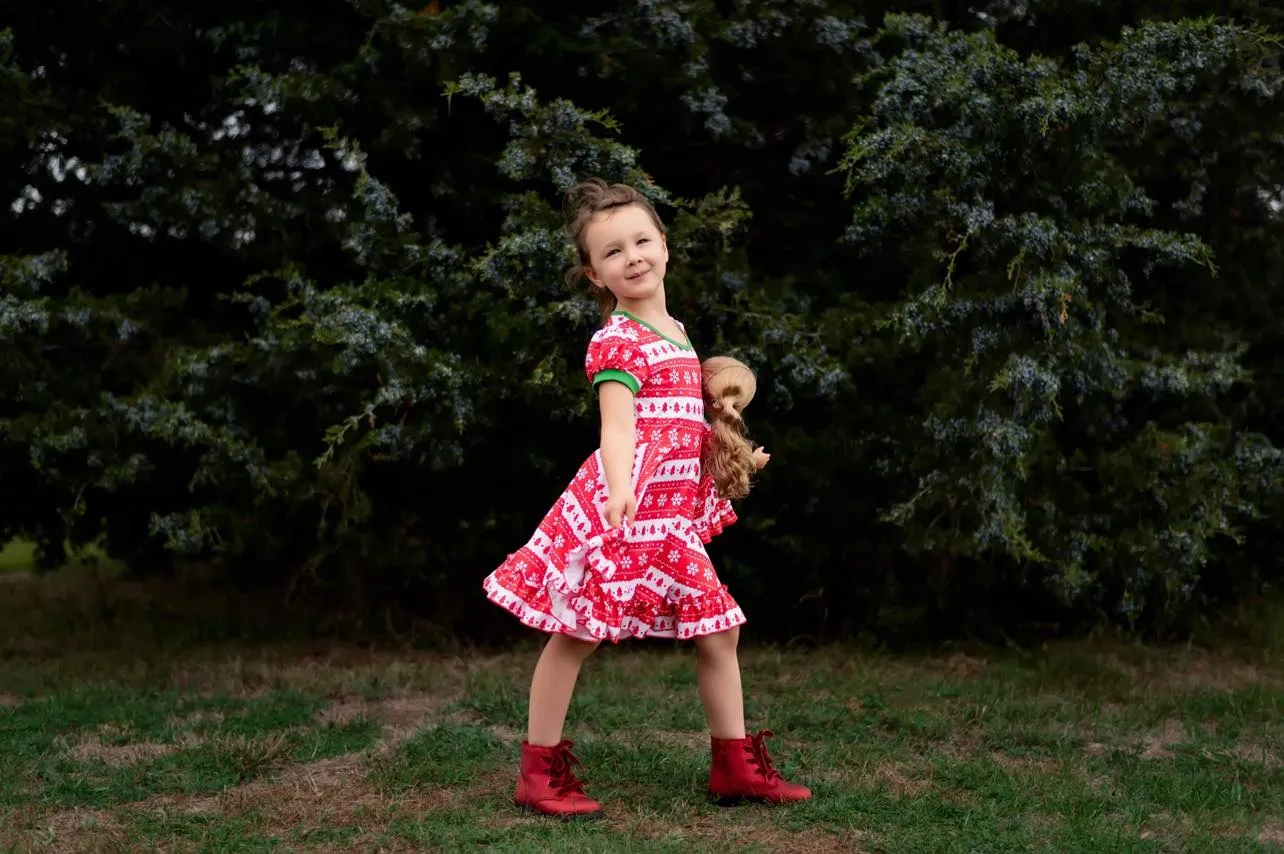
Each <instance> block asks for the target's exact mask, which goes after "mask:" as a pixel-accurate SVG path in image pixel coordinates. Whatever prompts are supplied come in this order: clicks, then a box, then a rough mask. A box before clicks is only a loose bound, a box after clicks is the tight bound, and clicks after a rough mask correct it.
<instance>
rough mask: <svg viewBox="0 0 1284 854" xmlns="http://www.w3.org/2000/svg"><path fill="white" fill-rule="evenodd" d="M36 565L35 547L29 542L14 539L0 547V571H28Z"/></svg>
mask: <svg viewBox="0 0 1284 854" xmlns="http://www.w3.org/2000/svg"><path fill="white" fill-rule="evenodd" d="M35 567H36V547H35V546H34V545H32V544H31V543H28V542H25V541H21V540H15V541H14V542H12V543H9V544H8V545H7V546H5V547H4V548H3V549H0V573H4V572H30V571H32V570H33V569H35Z"/></svg>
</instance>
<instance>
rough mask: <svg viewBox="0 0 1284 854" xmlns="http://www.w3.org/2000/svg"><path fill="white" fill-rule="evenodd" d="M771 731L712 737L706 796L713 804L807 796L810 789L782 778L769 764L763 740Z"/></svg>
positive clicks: (769, 801) (770, 801)
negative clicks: (748, 734) (735, 736)
mask: <svg viewBox="0 0 1284 854" xmlns="http://www.w3.org/2000/svg"><path fill="white" fill-rule="evenodd" d="M774 734H775V733H773V732H772V731H771V730H766V729H765V730H763V731H762V732H760V733H758V734H757V735H751V736H746V737H745V738H715V739H712V745H713V765H712V767H711V768H710V769H709V797H710V798H712V799H713V802H714V803H716V804H718V805H719V806H724V807H729V806H735V805H736V804H740V803H744V802H746V801H748V802H752V803H760V804H792V803H795V802H797V801H805V800H807V799H808V798H810V797H811V789H808V788H807V787H806V786H799V785H796V784H794V783H790V782H789V781H787V780H785V778H784V777H781V776H780V772H779V771H777V770H776V769H775V767H774V766H773V765H772V764H771V757H770V756H769V755H768V754H767V744H766V740H767V739H768V738H770V737H771V736H772V735H774Z"/></svg>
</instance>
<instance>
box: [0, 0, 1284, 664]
mask: <svg viewBox="0 0 1284 854" xmlns="http://www.w3.org/2000/svg"><path fill="white" fill-rule="evenodd" d="M84 5H85V9H84V11H85V14H83V15H73V14H71V12H70V11H68V12H67V14H65V15H60V16H59V18H58V20H57V23H56V24H55V21H54V17H53V13H52V12H51V11H45V10H42V9H40V8H37V7H35V6H31V7H27V8H23V9H20V10H16V11H15V12H13V13H12V14H11V15H10V16H8V19H7V20H6V26H7V27H8V29H6V30H4V31H3V33H2V34H0V86H2V87H3V88H2V89H0V92H3V103H4V105H5V109H4V110H3V112H0V157H2V158H3V160H2V162H3V163H4V164H5V168H4V170H3V171H2V172H0V193H3V195H4V196H5V198H6V199H10V200H13V203H12V206H11V207H8V208H6V209H4V214H3V215H4V217H5V220H4V227H3V229H0V265H2V267H0V281H2V282H3V295H2V296H0V300H2V301H0V333H2V336H3V337H0V370H2V371H3V382H2V383H0V481H3V483H4V485H5V492H4V499H3V501H4V504H3V508H2V512H0V525H3V528H2V530H0V537H2V538H4V539H9V538H12V537H16V536H26V537H30V538H33V539H35V540H36V541H37V542H38V543H39V544H40V547H41V550H42V551H41V553H42V555H43V559H44V561H45V562H46V563H47V564H48V565H56V564H58V563H60V562H61V561H62V560H63V559H64V557H65V555H64V552H63V548H64V544H70V545H71V546H73V547H81V546H85V545H87V544H91V543H98V544H100V545H101V546H102V547H103V548H105V549H106V550H107V551H108V552H109V553H110V554H111V555H112V556H114V557H117V558H120V559H122V560H124V561H126V562H127V563H128V564H129V565H130V566H131V567H132V568H133V569H134V571H136V572H139V573H155V572H169V571H172V570H173V568H174V567H175V566H176V565H180V564H183V565H186V564H189V563H192V562H197V563H201V564H204V565H208V566H210V567H212V568H214V569H215V570H216V571H218V572H221V573H223V574H224V575H225V577H226V578H227V582H228V583H229V584H238V585H245V586H247V587H248V586H261V587H263V588H265V589H267V590H268V591H284V592H285V593H286V595H288V596H291V597H296V596H306V597H309V598H311V599H313V600H315V601H321V602H326V603H328V604H330V605H331V606H332V608H333V613H335V614H336V616H337V618H341V619H344V620H349V619H350V620H354V621H356V622H357V623H358V624H360V625H362V626H367V627H368V626H372V625H375V624H379V625H384V626H393V627H395V626H399V625H404V623H405V621H406V620H408V619H412V618H426V619H427V620H428V621H430V623H431V624H432V625H434V626H437V627H439V628H440V629H442V630H444V631H462V630H465V629H468V630H474V629H482V630H485V629H487V628H488V627H502V628H510V625H509V624H510V622H511V620H508V619H507V618H506V617H505V616H504V615H502V614H498V613H492V611H494V610H495V609H492V608H490V607H489V606H488V605H486V604H485V603H484V602H483V601H482V597H481V595H480V592H479V587H478V583H479V581H480V579H481V577H482V576H483V575H485V573H486V572H488V571H489V570H490V569H491V568H492V567H493V566H494V565H495V564H497V563H498V562H499V561H500V560H501V559H502V558H503V556H504V555H505V554H506V553H507V552H508V551H511V550H512V549H514V548H516V547H517V546H518V545H520V543H521V541H523V540H524V538H525V537H526V536H527V534H528V533H529V531H530V530H531V529H532V527H533V525H534V524H535V522H536V521H537V520H538V518H539V515H540V514H542V513H543V511H544V510H545V509H546V508H547V506H548V504H549V502H550V501H551V500H552V499H553V498H554V497H555V496H556V495H557V493H558V492H559V491H560V489H561V488H562V486H563V485H564V483H565V480H566V478H567V476H568V475H569V473H571V472H572V471H573V470H574V467H575V465H577V464H578V462H579V461H580V460H581V459H582V458H583V456H584V455H585V454H586V453H588V452H589V451H590V450H591V448H592V447H593V443H594V442H595V440H596V432H595V431H596V423H595V414H594V409H593V398H592V394H591V391H590V390H589V389H588V388H587V387H586V384H585V383H584V381H583V377H582V360H583V353H584V345H585V343H586V341H587V338H588V336H589V335H590V334H591V332H592V330H593V327H594V323H595V319H596V310H595V308H594V306H593V304H592V302H591V300H589V299H586V298H585V296H584V295H583V294H577V293H572V292H569V291H568V290H567V289H566V287H565V286H564V285H563V284H562V275H561V274H562V271H563V269H564V268H565V266H566V265H567V263H568V262H569V261H570V259H571V256H570V252H569V248H568V247H567V245H566V243H565V239H564V237H563V235H562V233H561V231H560V225H561V219H560V209H559V205H560V193H561V192H562V191H564V190H565V189H566V188H567V187H568V186H570V185H571V184H572V183H573V182H574V181H575V180H577V179H579V178H581V177H584V176H587V175H590V174H600V175H604V176H606V177H608V178H611V179H615V180H626V181H630V182H632V183H634V184H635V185H637V186H639V187H641V188H643V189H644V190H645V191H646V192H647V193H648V194H650V195H651V196H652V197H653V198H655V199H656V200H657V202H660V203H662V213H663V214H664V215H665V216H666V217H667V218H668V219H669V221H670V223H671V225H672V227H673V235H672V245H673V247H674V250H675V251H674V261H673V263H672V264H671V273H670V277H669V292H670V308H671V310H672V311H673V312H674V313H675V314H677V315H678V316H680V317H682V318H684V319H685V320H686V321H687V322H688V325H689V326H690V327H691V328H692V330H693V332H694V333H695V335H694V337H695V338H696V343H697V345H698V347H699V348H700V350H701V351H702V352H704V353H714V352H730V353H733V354H735V355H738V356H740V357H741V358H744V359H745V360H746V361H748V362H749V363H751V364H752V365H754V366H755V367H756V368H757V369H758V370H759V372H760V375H761V379H762V382H761V387H762V389H763V393H762V395H761V396H760V398H759V400H758V401H757V402H756V403H755V404H754V406H753V408H752V410H751V412H750V414H751V416H752V418H753V421H752V426H753V428H754V430H755V432H756V434H757V436H758V438H759V439H761V440H762V441H764V442H765V443H766V444H767V445H768V446H769V447H770V448H771V449H772V450H773V451H774V457H773V464H772V467H771V469H770V470H769V473H768V475H767V476H766V477H765V478H764V480H763V482H762V483H761V485H760V486H759V487H758V488H757V489H756V490H755V492H754V494H753V495H752V496H751V497H750V498H749V499H748V500H747V501H746V505H745V508H744V511H745V512H744V513H743V514H742V515H743V517H744V521H743V523H742V524H741V525H739V526H737V529H735V530H734V532H730V533H728V534H727V535H726V536H725V537H724V538H723V541H722V542H719V543H718V545H717V546H716V551H715V557H716V559H718V560H719V562H720V565H721V568H722V572H723V574H724V575H725V576H726V580H727V581H728V582H729V583H731V584H732V586H733V590H734V591H735V593H736V595H737V597H738V598H739V599H740V600H741V601H742V602H743V604H744V605H745V606H746V608H747V609H748V610H749V611H750V613H751V615H752V618H753V621H754V623H755V624H756V625H758V626H761V627H762V628H761V631H762V632H763V633H767V632H774V633H777V634H778V635H780V636H783V637H791V636H796V635H807V636H810V637H814V638H818V639H829V638H832V637H835V636H837V635H838V634H840V633H850V632H856V631H869V632H873V633H876V634H880V635H883V636H885V637H900V636H920V637H921V636H925V635H930V634H934V633H940V632H944V633H953V632H957V631H960V630H964V629H968V630H989V629H994V628H1003V629H1006V630H1009V631H1010V630H1013V629H1014V628H1019V627H1020V626H1021V625H1023V624H1027V625H1028V624H1030V623H1033V622H1040V623H1052V622H1054V623H1057V624H1058V625H1060V626H1062V627H1063V628H1078V627H1083V626H1088V625H1095V624H1098V623H1101V622H1102V621H1111V622H1119V623H1121V624H1123V625H1126V626H1129V627H1132V628H1135V629H1137V630H1141V631H1148V632H1150V631H1154V632H1167V631H1171V630H1174V629H1180V628H1181V627H1183V626H1185V625H1189V621H1190V620H1191V619H1192V618H1196V617H1198V616H1199V615H1200V614H1201V613H1204V612H1206V611H1207V609H1208V608H1209V607H1212V606H1213V605H1216V604H1218V603H1221V602H1226V601H1230V600H1233V599H1235V598H1237V597H1242V596H1245V595H1251V594H1253V593H1255V592H1256V591H1258V590H1260V589H1261V588H1262V586H1263V585H1264V584H1266V583H1268V582H1269V581H1270V580H1272V579H1275V578H1279V577H1280V574H1281V564H1280V558H1279V554H1280V552H1279V550H1278V549H1277V548H1276V546H1277V545H1279V544H1281V542H1282V541H1284V537H1282V536H1281V532H1282V528H1281V525H1280V523H1279V521H1278V520H1279V518H1280V511H1281V510H1284V502H1282V501H1281V496H1280V488H1279V486H1280V483H1281V475H1282V474H1284V457H1282V456H1281V453H1280V450H1279V448H1280V446H1281V445H1282V444H1284V410H1282V409H1281V406H1284V404H1281V403H1280V401H1281V400H1282V399H1284V370H1282V369H1281V368H1280V367H1278V366H1277V365H1276V363H1275V360H1274V358H1273V355H1272V351H1273V350H1274V349H1275V347H1276V346H1277V345H1278V344H1279V343H1280V339H1281V337H1284V336H1282V333H1281V332H1280V330H1281V329H1284V325H1281V322H1280V321H1281V320H1284V316H1282V311H1281V309H1282V306H1281V302H1280V301H1281V299H1282V297H1281V296H1280V294H1281V293H1284V289H1282V288H1281V287H1280V285H1281V279H1282V277H1284V257H1282V252H1284V250H1282V249H1281V245H1284V244H1282V242H1281V237H1282V236H1284V225H1282V220H1281V214H1280V203H1281V198H1284V157H1282V156H1281V155H1284V118H1281V117H1282V116H1284V110H1282V109H1281V107H1284V72H1282V71H1281V67H1280V60H1281V55H1282V51H1281V42H1280V35H1279V33H1281V32H1284V15H1281V13H1279V12H1276V11H1273V10H1272V9H1269V8H1267V7H1265V5H1263V6H1262V7H1260V8H1259V7H1258V6H1257V4H1254V3H1251V2H1241V3H1239V4H1236V5H1234V7H1233V8H1232V10H1231V11H1232V14H1231V15H1230V16H1229V17H1223V18H1219V19H1216V20H1214V19H1208V18H1202V17H1198V16H1201V15H1204V14H1207V13H1208V12H1210V11H1213V7H1212V4H1202V5H1201V4H1199V3H1194V2H1186V3H1179V4H1176V5H1166V6H1161V5H1156V6H1155V8H1154V9H1147V8H1144V7H1141V6H1137V5H1135V4H1132V5H1129V7H1128V8H1127V9H1124V8H1122V7H1116V8H1113V9H1106V8H1105V7H1099V6H1097V5H1096V4H1078V3H1067V2H1046V3H1029V2H1024V3H1012V2H991V3H989V4H988V5H986V6H985V7H984V8H981V9H979V10H977V9H970V8H969V7H967V6H966V4H962V5H960V4H946V3H938V4H935V5H934V8H932V9H930V10H929V9H927V8H926V6H925V7H924V9H923V10H922V11H923V12H924V13H925V14H900V13H896V12H893V11H892V10H891V7H890V4H887V5H880V4H876V3H866V4H855V3H841V2H832V3H830V2H807V3H793V2H791V3H785V2H775V0H756V2H751V0H736V2H719V3H714V2H712V0H691V2H662V0H644V2H636V3H618V4H615V6H613V7H611V9H610V12H609V13H604V12H603V11H602V7H601V6H600V4H598V5H593V6H590V5H589V4H578V3H557V4H555V3H543V2H522V3H512V4H509V3H505V4H502V5H501V4H487V3H483V2H478V1H477V0H465V2H455V3H451V2H445V3H437V2H431V3H428V4H427V5H426V6H424V7H422V8H412V7H407V6H404V5H401V4H399V3H395V2H388V1H387V0H351V2H350V3H349V4H348V5H347V6H346V7H344V8H342V9H338V10H335V9H329V10H324V11H323V10H318V9H316V8H314V7H299V8H298V9H289V8H287V7H286V6H284V5H279V4H278V6H277V7H276V9H275V10H274V11H271V12H269V13H267V14H266V15H265V14H264V13H263V12H262V10H261V8H260V7H259V6H258V5H253V6H252V5H250V4H245V3H229V4H198V5H197V6H191V5H190V4H174V3H170V2H165V0H152V2H149V3H146V4H123V3H108V4H106V7H104V6H102V5H101V4H94V5H93V7H92V10H91V7H90V6H89V5H88V4H84ZM581 7H582V8H581ZM897 8H899V7H897ZM1217 11H1219V12H1222V11H1223V4H1218V6H1217Z"/></svg>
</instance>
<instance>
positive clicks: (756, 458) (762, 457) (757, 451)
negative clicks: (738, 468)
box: [753, 447, 771, 471]
mask: <svg viewBox="0 0 1284 854" xmlns="http://www.w3.org/2000/svg"><path fill="white" fill-rule="evenodd" d="M770 459H771V454H769V453H767V452H766V450H764V449H763V448H761V447H758V448H754V449H753V466H754V468H756V469H758V470H759V471H762V467H763V466H765V465H766V464H767V461H768V460H770Z"/></svg>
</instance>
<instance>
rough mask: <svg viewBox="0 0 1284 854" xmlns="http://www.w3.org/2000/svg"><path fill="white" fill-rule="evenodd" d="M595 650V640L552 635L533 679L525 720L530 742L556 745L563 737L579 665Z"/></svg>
mask: <svg viewBox="0 0 1284 854" xmlns="http://www.w3.org/2000/svg"><path fill="white" fill-rule="evenodd" d="M595 649H597V642H596V641H582V640H577V639H575V638H573V637H570V636H569V635H553V637H551V638H549V641H548V644H547V645H545V647H544V651H543V652H542V653H540V657H539V662H538V663H537V664H536V665H535V675H534V677H533V678H532V679H531V699H530V708H529V710H528V712H527V719H526V740H527V741H528V742H529V743H531V744H533V745H539V746H542V747H553V746H554V745H556V744H558V743H559V742H560V741H561V740H562V727H563V725H565V723H566V710H567V709H568V708H570V705H571V694H572V693H573V692H574V691H575V680H576V679H578V678H579V675H580V665H582V664H583V663H584V660H585V659H587V658H588V657H589V656H590V655H592V654H593V650H595Z"/></svg>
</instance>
